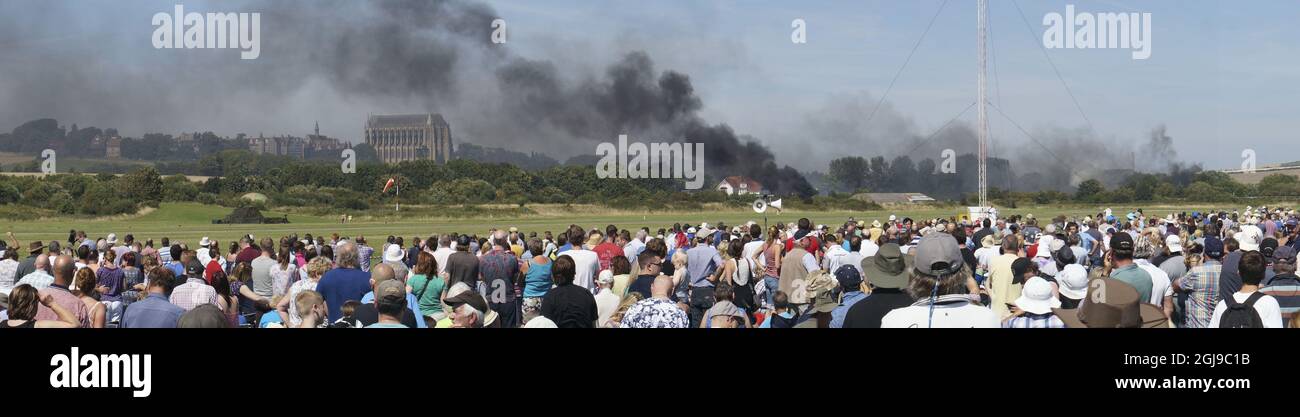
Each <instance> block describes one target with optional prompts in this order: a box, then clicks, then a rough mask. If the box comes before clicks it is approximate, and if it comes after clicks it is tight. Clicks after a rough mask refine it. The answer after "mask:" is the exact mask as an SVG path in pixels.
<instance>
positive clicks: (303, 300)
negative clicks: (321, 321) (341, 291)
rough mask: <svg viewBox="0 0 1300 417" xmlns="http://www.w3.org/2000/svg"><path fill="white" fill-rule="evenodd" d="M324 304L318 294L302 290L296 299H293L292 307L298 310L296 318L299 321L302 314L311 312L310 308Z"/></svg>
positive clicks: (323, 300) (322, 298) (323, 299)
mask: <svg viewBox="0 0 1300 417" xmlns="http://www.w3.org/2000/svg"><path fill="white" fill-rule="evenodd" d="M324 303H325V298H324V297H321V295H320V293H318V292H316V291H312V290H302V292H299V293H298V296H297V297H294V298H293V304H294V307H297V308H298V318H299V319H301V318H302V315H303V314H307V313H310V312H311V309H312V308H315V307H316V306H318V305H320V304H324Z"/></svg>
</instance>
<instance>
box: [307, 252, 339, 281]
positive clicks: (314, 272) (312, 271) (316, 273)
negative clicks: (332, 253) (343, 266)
mask: <svg viewBox="0 0 1300 417" xmlns="http://www.w3.org/2000/svg"><path fill="white" fill-rule="evenodd" d="M333 268H334V263H333V262H330V260H329V258H326V257H323V256H317V257H315V258H311V262H307V277H308V278H311V277H317V278H320V277H322V276H325V273H326V272H329V270H330V269H333Z"/></svg>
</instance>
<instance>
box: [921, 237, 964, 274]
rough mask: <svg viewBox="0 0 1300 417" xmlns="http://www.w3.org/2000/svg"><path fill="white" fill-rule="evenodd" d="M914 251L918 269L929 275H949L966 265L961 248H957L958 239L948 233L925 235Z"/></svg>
mask: <svg viewBox="0 0 1300 417" xmlns="http://www.w3.org/2000/svg"><path fill="white" fill-rule="evenodd" d="M912 252H914V253H915V254H916V255H915V261H914V263H915V268H916V271H917V272H920V273H922V274H925V275H929V276H942V275H949V274H952V273H955V272H957V271H960V270H961V268H962V267H963V266H965V265H966V264H965V263H964V261H963V260H962V257H961V249H958V248H957V239H954V238H953V237H952V235H950V234H947V233H931V234H928V235H925V237H922V238H921V241H920V242H919V243H917V244H916V248H913V249H912Z"/></svg>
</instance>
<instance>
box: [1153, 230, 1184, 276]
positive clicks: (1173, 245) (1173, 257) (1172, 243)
mask: <svg viewBox="0 0 1300 417" xmlns="http://www.w3.org/2000/svg"><path fill="white" fill-rule="evenodd" d="M1186 262H1187V257H1186V256H1184V254H1183V240H1182V238H1180V237H1178V235H1169V236H1168V237H1165V260H1164V262H1161V263H1160V264H1159V265H1158V266H1159V267H1160V270H1162V271H1165V275H1166V276H1168V277H1169V279H1170V283H1171V285H1172V282H1173V280H1176V279H1178V278H1182V277H1183V275H1187V263H1186ZM1153 263H1154V262H1153Z"/></svg>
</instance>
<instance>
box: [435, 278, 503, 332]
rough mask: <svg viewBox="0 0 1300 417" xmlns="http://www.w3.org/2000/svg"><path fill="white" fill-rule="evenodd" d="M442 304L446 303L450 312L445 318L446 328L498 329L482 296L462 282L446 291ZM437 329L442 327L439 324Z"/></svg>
mask: <svg viewBox="0 0 1300 417" xmlns="http://www.w3.org/2000/svg"><path fill="white" fill-rule="evenodd" d="M443 302H445V303H447V306H448V307H449V308H450V310H451V315H450V316H449V317H448V318H447V320H449V321H450V324H449V325H448V326H447V327H451V328H462V329H477V328H485V327H500V323H499V322H498V321H497V320H496V319H495V316H494V315H493V313H492V310H491V309H489V308H488V303H487V300H486V299H484V298H483V295H481V294H479V293H478V292H477V291H473V290H470V289H469V287H468V286H467V285H465V283H463V282H462V283H458V284H456V285H455V286H454V287H452V288H451V289H450V290H448V291H447V298H446V299H445V300H444V301H443ZM438 327H443V325H442V324H441V323H439V325H438Z"/></svg>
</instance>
